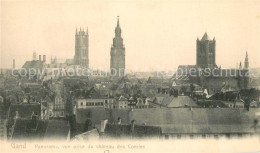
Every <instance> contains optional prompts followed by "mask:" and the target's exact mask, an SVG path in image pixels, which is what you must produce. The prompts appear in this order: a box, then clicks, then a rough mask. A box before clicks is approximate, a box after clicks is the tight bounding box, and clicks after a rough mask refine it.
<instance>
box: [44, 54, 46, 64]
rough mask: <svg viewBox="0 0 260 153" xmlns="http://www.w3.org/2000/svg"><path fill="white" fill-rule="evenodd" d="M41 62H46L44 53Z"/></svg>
mask: <svg viewBox="0 0 260 153" xmlns="http://www.w3.org/2000/svg"><path fill="white" fill-rule="evenodd" d="M43 62H44V63H45V62H46V55H43Z"/></svg>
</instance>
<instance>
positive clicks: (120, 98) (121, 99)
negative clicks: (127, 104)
mask: <svg viewBox="0 0 260 153" xmlns="http://www.w3.org/2000/svg"><path fill="white" fill-rule="evenodd" d="M118 100H119V101H127V99H126V98H125V97H124V96H120V97H119V99H118Z"/></svg>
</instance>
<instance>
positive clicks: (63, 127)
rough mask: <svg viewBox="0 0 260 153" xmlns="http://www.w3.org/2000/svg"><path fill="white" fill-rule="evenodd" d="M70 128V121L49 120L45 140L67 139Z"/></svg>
mask: <svg viewBox="0 0 260 153" xmlns="http://www.w3.org/2000/svg"><path fill="white" fill-rule="evenodd" d="M69 131H70V127H69V123H68V121H64V120H49V121H48V125H47V128H46V132H45V134H44V139H63V140H65V139H67V136H68V134H69Z"/></svg>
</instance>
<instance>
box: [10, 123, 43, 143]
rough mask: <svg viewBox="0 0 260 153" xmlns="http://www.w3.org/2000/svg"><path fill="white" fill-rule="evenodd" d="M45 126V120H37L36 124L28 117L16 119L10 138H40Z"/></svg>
mask: <svg viewBox="0 0 260 153" xmlns="http://www.w3.org/2000/svg"><path fill="white" fill-rule="evenodd" d="M46 127H47V122H46V121H40V120H38V121H37V124H36V126H35V125H33V121H32V120H30V119H17V120H16V121H15V126H14V130H13V134H12V138H11V139H12V140H19V139H27V140H28V139H41V138H42V137H43V135H44V133H45V130H46Z"/></svg>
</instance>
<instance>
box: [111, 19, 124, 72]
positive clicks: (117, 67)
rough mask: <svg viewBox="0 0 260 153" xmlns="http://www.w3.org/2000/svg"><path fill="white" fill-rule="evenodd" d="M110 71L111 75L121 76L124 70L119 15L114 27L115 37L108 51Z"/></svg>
mask: <svg viewBox="0 0 260 153" xmlns="http://www.w3.org/2000/svg"><path fill="white" fill-rule="evenodd" d="M110 71H111V75H112V76H123V75H124V72H125V46H124V44H123V38H122V37H121V28H120V25H119V16H118V18H117V26H116V28H115V37H114V39H113V44H112V46H111V51H110Z"/></svg>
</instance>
